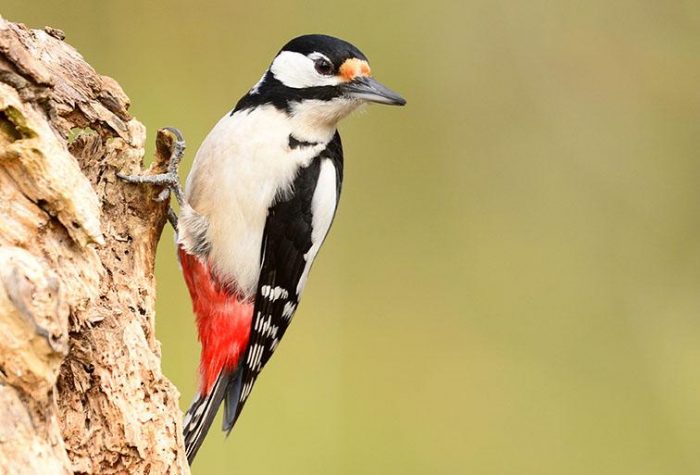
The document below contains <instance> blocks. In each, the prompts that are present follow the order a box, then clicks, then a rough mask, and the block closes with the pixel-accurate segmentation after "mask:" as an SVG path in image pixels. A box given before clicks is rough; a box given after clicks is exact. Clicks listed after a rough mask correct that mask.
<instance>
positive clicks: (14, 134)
mask: <svg viewBox="0 0 700 475" xmlns="http://www.w3.org/2000/svg"><path fill="white" fill-rule="evenodd" d="M128 107H129V99H128V97H127V96H126V95H125V94H124V92H123V91H122V89H121V88H120V86H119V85H118V84H117V82H116V81H114V80H113V79H111V78H108V77H106V76H101V75H99V74H98V73H97V72H95V70H94V69H93V68H92V67H91V66H90V65H88V64H87V63H86V62H85V61H84V60H83V58H82V57H81V56H80V54H79V53H78V52H77V51H76V50H75V49H73V48H72V47H71V46H69V45H68V44H66V43H65V42H64V41H63V34H62V32H60V31H59V30H55V29H52V28H46V29H45V30H43V31H39V30H30V29H28V28H26V27H25V26H24V25H21V24H14V23H10V22H7V21H5V20H4V19H2V18H1V17H0V472H1V473H9V474H15V473H16V474H33V473H37V474H39V473H40V474H63V473H86V474H88V473H89V474H116V473H119V474H124V473H129V474H161V473H173V474H180V473H189V468H188V466H187V462H186V460H185V457H184V453H185V452H184V447H183V442H182V436H181V418H182V414H181V412H180V409H179V408H178V398H179V394H178V392H177V390H176V389H175V387H174V386H173V385H172V384H171V383H170V381H168V380H167V379H166V378H165V377H164V376H163V374H162V373H161V370H160V347H159V343H158V341H157V340H156V338H155V333H154V326H155V312H154V304H155V279H154V263H155V252H156V245H157V242H158V239H159V238H160V235H161V231H162V229H163V226H164V224H165V222H166V214H167V203H166V202H164V201H160V202H158V201H155V200H154V198H155V197H156V196H157V195H158V193H159V192H161V191H162V190H159V189H157V188H154V187H148V186H134V185H130V184H127V183H124V182H123V181H121V180H120V179H118V178H117V177H116V173H117V172H120V171H121V172H124V173H129V174H138V173H141V171H140V168H141V164H142V159H143V155H144V143H145V139H146V130H145V128H144V126H143V125H142V124H141V123H140V122H139V121H137V120H136V119H135V118H133V117H132V116H131V115H130V114H129V112H128ZM172 139H173V138H172V136H171V135H168V134H167V133H165V132H161V133H160V134H159V136H158V140H157V149H158V152H157V156H156V159H155V161H154V163H153V165H152V166H151V169H150V170H149V171H147V172H145V173H158V172H161V171H163V170H164V169H165V166H166V165H167V159H168V150H169V146H170V145H171V141H172Z"/></svg>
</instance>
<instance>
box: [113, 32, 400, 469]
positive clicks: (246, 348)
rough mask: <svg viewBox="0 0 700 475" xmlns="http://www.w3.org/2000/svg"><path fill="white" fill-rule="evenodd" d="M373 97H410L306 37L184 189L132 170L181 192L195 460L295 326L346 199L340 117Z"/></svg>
mask: <svg viewBox="0 0 700 475" xmlns="http://www.w3.org/2000/svg"><path fill="white" fill-rule="evenodd" d="M369 102H374V103H380V104H389V105H404V104H405V103H406V101H405V100H404V99H403V98H402V97H401V96H399V95H398V94H397V93H395V92H393V91H391V90H390V89H388V88H386V87H385V86H383V85H382V84H381V83H379V82H378V81H376V80H375V79H374V78H373V77H372V75H371V70H370V66H369V63H368V61H367V58H366V57H365V55H364V54H362V52H360V50H359V49H357V48H356V47H355V46H353V45H352V44H350V43H348V42H346V41H343V40H340V39H338V38H334V37H331V36H326V35H318V34H316V35H305V36H300V37H298V38H295V39H293V40H291V41H290V42H288V43H287V44H286V45H285V46H284V47H283V48H282V49H281V50H280V51H279V53H278V54H277V55H276V56H275V58H274V59H273V61H272V64H271V65H270V67H269V68H268V69H267V71H265V73H264V74H263V76H262V78H261V79H260V80H259V81H258V83H257V84H255V85H254V86H253V88H252V89H250V90H249V91H248V92H247V93H246V94H245V95H244V96H243V97H242V98H241V99H240V100H239V101H238V103H237V104H236V106H235V108H234V109H233V110H232V111H230V112H229V113H227V114H226V115H225V116H224V117H223V118H222V119H221V120H219V122H218V123H217V124H216V125H215V126H214V128H213V129H212V130H211V132H210V133H209V134H208V135H207V137H206V138H205V140H204V142H203V143H202V145H201V146H200V148H199V150H198V151H197V153H196V156H195V159H194V164H193V167H192V170H191V172H190V174H189V176H188V177H187V182H186V186H185V193H184V198H183V197H182V192H181V191H180V190H179V185H178V183H179V180H178V179H177V175H176V174H177V172H176V170H173V169H170V171H169V173H168V174H166V175H162V176H160V177H158V176H157V177H155V178H154V177H123V178H126V179H128V180H129V181H132V182H138V183H144V182H147V183H156V184H161V185H167V186H168V187H171V188H173V191H174V192H175V196H176V198H178V201H181V206H180V208H181V212H180V217H179V221H178V222H177V223H176V220H175V218H173V219H172V220H171V222H173V223H174V225H175V223H176V226H177V227H176V229H177V245H178V257H179V261H180V264H181V267H182V272H183V274H184V277H185V282H186V284H187V288H188V289H189V293H190V297H191V298H192V305H193V310H194V313H195V314H196V323H197V329H198V332H199V340H200V342H201V345H202V351H201V358H200V365H199V372H200V384H199V390H198V392H197V394H196V395H195V397H194V400H193V401H192V404H191V406H190V408H189V410H188V411H187V414H186V416H185V419H184V429H183V430H184V438H185V447H186V452H187V459H188V462H189V463H190V464H191V463H192V461H193V459H194V457H195V455H196V454H197V450H198V449H199V447H200V446H201V444H202V442H203V440H204V437H205V436H206V434H207V431H208V430H209V427H210V426H211V424H212V421H213V419H214V416H215V415H216V413H217V411H218V408H219V406H220V405H221V403H222V402H223V403H224V419H223V430H224V431H226V432H227V433H229V432H230V431H231V429H232V428H233V426H234V424H235V423H236V420H237V419H238V417H239V415H240V413H241V410H242V409H243V406H244V405H245V403H246V401H247V400H248V398H249V396H250V393H251V390H252V388H253V385H254V384H255V380H256V378H257V377H258V375H259V374H260V371H261V370H262V368H263V367H264V366H265V364H266V363H267V362H268V360H269V359H270V356H271V355H272V353H273V352H274V351H275V349H276V348H277V346H278V344H279V342H280V340H281V339H282V337H283V336H284V333H285V332H286V330H287V327H288V325H289V323H290V321H291V319H292V316H293V315H294V312H295V311H296V309H297V306H298V305H299V299H300V297H301V293H302V291H303V290H304V286H305V284H306V280H307V277H308V275H309V270H310V269H311V265H312V264H313V262H314V259H315V258H316V255H317V254H318V251H319V248H320V247H321V244H322V243H323V241H324V239H325V237H326V234H327V233H328V230H329V228H330V226H331V223H332V221H333V217H334V215H335V211H336V207H337V205H338V198H339V195H340V189H341V183H342V179H343V150H342V145H341V142H340V135H339V134H338V131H337V124H338V122H339V121H340V120H341V119H343V118H344V117H346V116H347V115H349V114H350V113H351V112H353V111H354V110H356V109H358V108H359V107H360V106H362V105H364V104H366V103H369ZM179 138H180V143H181V142H182V141H181V137H179ZM181 149H182V146H181V147H180V151H181ZM179 155H181V154H178V156H177V157H176V158H177V160H176V161H174V163H175V165H174V167H176V166H177V164H176V162H177V161H179ZM173 174H175V176H173Z"/></svg>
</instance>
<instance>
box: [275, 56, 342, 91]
mask: <svg viewBox="0 0 700 475" xmlns="http://www.w3.org/2000/svg"><path fill="white" fill-rule="evenodd" d="M314 55H320V53H311V54H310V55H309V56H310V57H309V56H304V55H303V54H301V53H293V52H291V51H282V52H281V53H280V54H278V55H277V57H276V58H275V60H274V61H273V62H272V66H270V71H271V72H272V74H273V75H274V76H275V78H276V79H277V80H279V81H280V82H281V83H282V84H284V85H285V86H287V87H292V88H294V89H302V88H305V87H318V86H337V85H338V84H340V83H341V80H340V78H338V77H337V76H324V75H323V74H320V73H318V72H317V71H316V66H315V64H314V61H313V59H312V58H314V59H316V58H317V57H320V56H314Z"/></svg>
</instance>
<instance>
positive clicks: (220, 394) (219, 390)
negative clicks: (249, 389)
mask: <svg viewBox="0 0 700 475" xmlns="http://www.w3.org/2000/svg"><path fill="white" fill-rule="evenodd" d="M241 382H242V371H240V369H239V370H237V371H234V372H232V373H228V372H225V371H222V372H221V373H220V374H219V377H218V378H217V379H216V382H215V383H214V386H213V387H212V389H211V391H210V392H209V394H207V395H206V396H202V395H201V394H199V393H197V395H196V396H195V398H194V400H193V401H192V404H190V408H189V409H188V410H187V414H185V419H184V421H183V424H182V425H183V434H184V437H185V453H186V455H187V462H188V463H189V464H190V465H192V461H193V460H194V457H195V456H196V455H197V451H198V450H199V447H200V446H201V445H202V442H204V438H205V437H206V436H207V432H209V428H210V427H211V424H212V422H214V417H215V416H216V413H217V412H218V410H219V406H220V405H221V402H222V401H224V402H225V404H224V405H225V411H224V424H223V430H224V431H226V432H227V433H228V432H231V429H232V428H233V424H234V423H235V422H236V418H237V415H238V414H237V412H238V411H237V407H238V401H239V399H240V394H241Z"/></svg>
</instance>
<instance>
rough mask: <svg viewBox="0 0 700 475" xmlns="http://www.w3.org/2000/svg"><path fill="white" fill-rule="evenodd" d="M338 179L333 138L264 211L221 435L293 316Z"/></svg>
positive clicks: (331, 211)
mask: <svg viewBox="0 0 700 475" xmlns="http://www.w3.org/2000/svg"><path fill="white" fill-rule="evenodd" d="M342 173H343V152H342V146H341V143H340V136H339V135H338V133H336V134H335V136H334V137H333V140H332V141H331V142H330V143H329V144H328V146H327V147H326V149H325V150H324V151H323V152H321V153H320V154H319V156H318V157H316V158H314V159H313V160H312V161H311V163H310V164H309V166H308V167H306V168H301V169H300V170H299V173H298V174H297V176H296V178H295V180H294V184H293V189H292V193H291V195H290V196H288V197H286V198H285V199H284V200H282V201H279V202H277V203H275V204H274V205H273V206H272V207H270V209H269V210H268V216H267V221H266V224H265V231H264V236H263V243H262V249H261V261H262V262H261V271H260V279H259V281H258V290H257V294H256V297H255V309H254V312H253V321H252V324H251V330H250V340H249V343H248V349H247V351H246V353H245V355H244V356H243V359H242V360H241V364H240V367H239V374H237V378H236V379H238V383H237V384H235V385H232V386H231V388H230V389H229V391H228V394H227V396H226V399H225V413H224V430H226V431H230V430H231V428H233V425H234V424H235V422H236V419H238V416H239V414H240V412H241V410H242V409H243V406H244V404H245V402H246V400H247V398H248V396H249V395H250V392H251V390H252V388H253V384H255V380H256V378H257V376H258V374H260V371H261V370H262V368H263V367H264V366H265V364H266V363H267V361H268V360H269V359H270V356H272V353H273V352H274V351H275V349H276V348H277V345H278V344H279V342H280V340H281V339H282V336H284V333H285V331H286V330H287V327H288V326H289V323H290V321H291V319H292V316H293V315H294V312H295V311H296V308H297V305H298V304H299V299H300V296H301V292H302V290H303V288H304V285H305V283H306V278H307V276H308V273H309V270H310V268H311V265H312V263H313V260H314V258H315V257H316V254H317V253H318V250H319V248H320V247H321V244H322V243H323V240H324V239H325V237H326V234H327V233H328V229H329V228H330V225H331V222H332V221H333V216H334V215H335V210H336V207H337V203H338V197H339V196H340V185H341V183H342ZM239 378H240V379H239Z"/></svg>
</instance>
